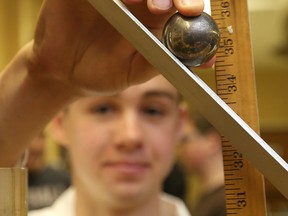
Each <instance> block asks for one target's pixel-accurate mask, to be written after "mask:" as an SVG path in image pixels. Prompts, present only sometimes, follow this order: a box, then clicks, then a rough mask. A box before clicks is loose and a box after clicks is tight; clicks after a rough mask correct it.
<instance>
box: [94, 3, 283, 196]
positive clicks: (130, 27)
mask: <svg viewBox="0 0 288 216" xmlns="http://www.w3.org/2000/svg"><path fill="white" fill-rule="evenodd" d="M88 1H89V2H90V3H91V4H92V5H93V6H94V7H95V9H96V10H98V12H99V13H100V14H102V15H103V16H104V17H105V18H106V19H107V20H108V21H109V22H110V23H111V25H113V26H114V28H115V29H117V30H118V31H119V32H120V33H121V34H122V35H123V36H124V37H125V38H126V39H127V40H129V41H130V42H131V44H133V45H134V46H135V48H136V49H137V50H138V51H139V52H140V53H141V54H142V55H143V56H144V57H145V58H146V59H147V60H148V61H149V62H150V63H151V64H152V65H153V66H154V67H155V68H156V69H158V70H159V71H160V72H161V73H162V75H163V76H165V77H166V78H167V80H168V81H169V82H171V84H173V85H174V86H175V87H176V88H177V89H178V90H179V92H181V94H182V95H183V96H184V97H185V98H186V99H187V100H189V102H191V103H192V104H193V105H195V107H196V108H197V110H198V111H199V112H200V113H202V114H203V115H204V116H205V117H206V118H207V120H208V121H210V122H211V123H212V124H213V125H214V126H215V127H216V128H217V129H218V130H219V131H220V132H221V133H222V134H223V135H224V136H225V137H226V138H228V139H229V141H230V142H231V143H232V144H233V145H234V146H235V148H237V149H238V150H239V151H240V152H241V153H243V155H244V156H245V157H246V158H247V159H248V160H250V161H251V162H252V163H253V164H254V165H255V167H257V169H258V170H259V171H260V172H261V173H262V174H263V175H264V176H265V177H266V178H267V179H268V180H269V181H270V182H271V183H272V184H273V185H274V186H275V187H276V188H277V189H278V190H279V191H280V192H281V193H282V194H283V195H284V196H285V197H286V198H287V199H288V184H287V181H288V164H287V163H286V162H285V160H283V159H282V158H281V157H280V156H279V155H278V154H277V153H276V152H275V151H274V150H273V149H272V148H271V147H270V146H269V145H268V144H267V143H266V142H265V141H264V140H263V139H262V138H261V137H260V136H259V135H258V134H257V133H256V132H254V130H253V129H251V128H250V126H249V125H247V124H246V123H245V122H244V121H243V120H242V119H241V118H240V117H239V116H238V115H237V114H236V113H235V112H234V111H233V110H232V109H231V108H230V107H229V106H228V105H227V104H226V103H225V102H224V101H223V100H222V99H221V98H220V97H219V96H218V95H217V94H216V93H215V92H214V91H213V90H212V89H210V88H209V86H207V85H206V83H204V82H203V81H202V80H201V79H200V78H199V77H198V76H197V75H195V74H194V73H193V72H192V71H191V70H190V69H188V68H187V67H186V66H185V65H183V64H182V63H181V62H180V61H179V60H178V59H177V58H176V57H175V56H174V55H173V54H172V53H171V52H170V51H169V50H168V49H167V48H166V47H165V46H164V45H163V44H162V43H161V41H159V39H157V38H156V37H155V36H154V35H153V34H152V33H151V32H150V31H149V30H148V29H147V28H146V27H145V26H144V25H143V24H142V23H141V22H140V21H139V20H138V19H137V18H136V17H135V16H134V15H133V14H132V13H131V12H130V11H129V10H128V9H127V8H126V6H125V5H124V4H123V3H122V2H121V1H118V0H88Z"/></svg>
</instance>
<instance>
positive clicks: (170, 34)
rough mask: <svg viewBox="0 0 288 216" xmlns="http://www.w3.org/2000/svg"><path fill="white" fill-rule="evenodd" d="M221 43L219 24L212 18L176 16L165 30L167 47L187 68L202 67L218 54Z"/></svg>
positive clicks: (204, 16)
mask: <svg viewBox="0 0 288 216" xmlns="http://www.w3.org/2000/svg"><path fill="white" fill-rule="evenodd" d="M219 41H220V33H219V29H218V27H217V24H216V23H215V21H214V20H213V18H212V17H211V16H209V15H208V14H206V13H204V12H203V13H202V14H201V15H200V16H197V17H185V16H183V15H181V14H180V13H176V14H174V15H173V16H172V17H171V18H170V19H169V20H168V21H167V23H166V25H165V27H164V30H163V43H164V44H165V46H166V47H167V48H168V49H169V50H170V51H171V52H172V53H173V54H174V55H175V56H176V57H177V58H178V59H179V60H180V61H182V62H183V64H185V65H187V66H192V67H195V66H200V65H202V64H204V63H206V62H207V61H209V60H210V59H211V58H212V57H213V56H214V55H215V53H216V51H217V49H218V46H219Z"/></svg>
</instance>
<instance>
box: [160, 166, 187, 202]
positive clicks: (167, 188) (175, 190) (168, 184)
mask: <svg viewBox="0 0 288 216" xmlns="http://www.w3.org/2000/svg"><path fill="white" fill-rule="evenodd" d="M163 191H164V192H166V193H168V194H171V195H174V196H176V197H179V198H180V199H182V200H184V198H185V192H186V179H185V174H184V172H183V170H182V168H181V167H180V165H179V164H178V163H175V164H174V166H173V168H172V170H171V172H170V173H169V175H168V176H167V177H166V179H165V181H164V183H163Z"/></svg>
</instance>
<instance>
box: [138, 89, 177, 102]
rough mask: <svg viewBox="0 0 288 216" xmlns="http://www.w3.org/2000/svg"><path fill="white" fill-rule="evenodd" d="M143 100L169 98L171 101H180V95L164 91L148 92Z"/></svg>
mask: <svg viewBox="0 0 288 216" xmlns="http://www.w3.org/2000/svg"><path fill="white" fill-rule="evenodd" d="M142 97H143V98H149V97H164V98H168V99H169V100H171V101H179V95H178V94H177V95H176V94H173V93H171V92H168V91H162V90H155V91H149V92H146V93H145V94H144V95H143V96H142Z"/></svg>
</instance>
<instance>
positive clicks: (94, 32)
mask: <svg viewBox="0 0 288 216" xmlns="http://www.w3.org/2000/svg"><path fill="white" fill-rule="evenodd" d="M123 2H124V3H125V4H127V5H128V7H130V9H131V11H132V12H133V13H134V14H135V15H136V17H138V18H139V19H140V20H141V21H142V22H143V23H144V25H146V26H147V27H148V28H149V29H150V30H151V31H152V32H153V33H155V34H156V35H158V36H160V34H161V32H162V28H163V25H164V23H165V22H166V21H167V19H168V17H169V16H171V14H172V13H174V12H175V10H176V9H177V10H179V11H180V12H181V13H183V14H184V15H193V16H194V15H198V14H200V13H201V12H202V10H203V7H204V6H203V1H202V0H193V1H191V0H190V1H189V0H187V1H183V0H181V1H180V0H173V1H172V0H147V1H141V0H125V1H123ZM182 2H186V3H185V4H184V3H182ZM146 4H147V6H146ZM30 54H31V55H30V58H29V59H30V61H29V62H30V64H29V65H30V69H31V70H30V71H31V73H36V75H37V77H39V78H41V77H45V78H47V76H48V77H49V78H50V79H52V80H56V81H58V82H60V83H61V84H62V85H64V86H67V87H68V88H73V90H76V92H80V93H81V94H82V93H83V92H86V90H89V91H94V92H96V93H103V92H104V93H114V92H119V91H121V90H123V89H125V88H127V87H129V86H130V85H133V84H137V83H140V82H143V81H145V80H147V79H150V78H151V77H153V76H155V75H156V74H157V72H155V70H153V69H151V66H150V64H149V63H148V62H146V60H145V59H144V58H143V57H142V56H141V55H140V54H139V53H138V52H137V50H135V48H134V47H133V46H132V45H131V44H130V43H129V42H128V41H126V40H125V39H124V38H123V37H122V36H121V35H120V34H119V33H118V32H117V31H116V30H115V29H114V28H113V27H112V26H111V25H110V24H109V23H108V22H107V21H106V20H105V19H104V18H103V17H102V16H101V15H99V14H98V13H97V11H96V10H95V9H94V8H93V7H92V6H91V5H90V3H89V2H88V1H84V0H61V1H59V0H46V1H44V3H43V7H42V9H41V13H40V17H39V22H38V25H37V29H36V33H35V40H34V44H33V48H32V52H31V53H30ZM140 69H141V73H139V71H140Z"/></svg>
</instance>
